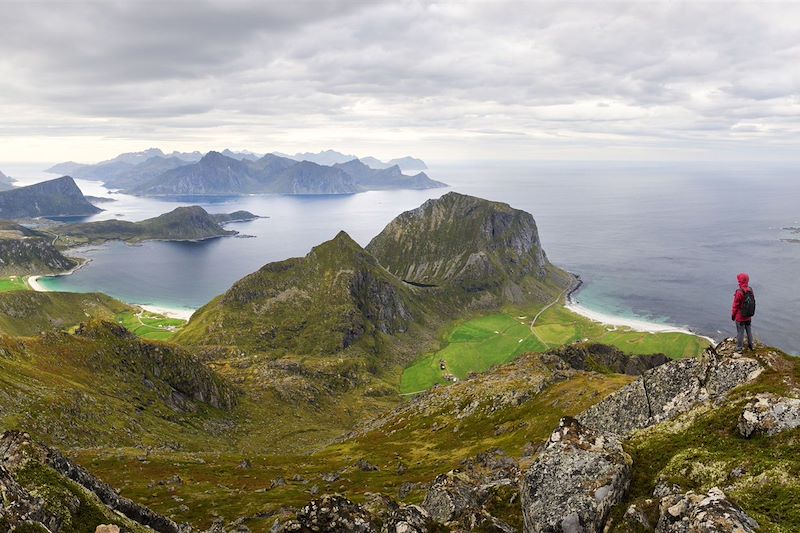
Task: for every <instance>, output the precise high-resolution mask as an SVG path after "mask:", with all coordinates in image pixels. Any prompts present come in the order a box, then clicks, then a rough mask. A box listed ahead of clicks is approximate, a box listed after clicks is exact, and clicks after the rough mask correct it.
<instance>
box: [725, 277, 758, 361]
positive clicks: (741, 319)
mask: <svg viewBox="0 0 800 533" xmlns="http://www.w3.org/2000/svg"><path fill="white" fill-rule="evenodd" d="M736 280H737V281H738V282H739V288H738V289H736V292H735V293H734V294H733V308H732V309H731V320H734V321H735V322H736V349H737V350H738V351H740V352H741V351H742V349H743V348H744V334H745V333H747V348H748V349H749V350H752V349H753V332H752V331H751V329H750V325H751V323H752V319H753V315H752V314H748V313H753V312H755V295H754V294H753V289H752V287H750V276H748V275H747V274H745V273H744V272H742V273H741V274H739V275H738V276H736ZM748 293H749V298H748ZM748 299H749V300H752V302H753V303H752V309H748V305H747V303H746V302H745V300H748Z"/></svg>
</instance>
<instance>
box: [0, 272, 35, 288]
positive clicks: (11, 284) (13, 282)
mask: <svg viewBox="0 0 800 533" xmlns="http://www.w3.org/2000/svg"><path fill="white" fill-rule="evenodd" d="M29 289H30V287H28V284H27V283H26V282H25V278H24V277H21V276H9V277H7V278H0V292H9V291H26V290H29Z"/></svg>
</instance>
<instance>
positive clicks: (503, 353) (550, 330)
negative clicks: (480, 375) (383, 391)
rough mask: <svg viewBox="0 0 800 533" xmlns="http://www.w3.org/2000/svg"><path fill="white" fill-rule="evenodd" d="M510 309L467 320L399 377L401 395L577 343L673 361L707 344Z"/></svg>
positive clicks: (552, 311)
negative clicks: (655, 356)
mask: <svg viewBox="0 0 800 533" xmlns="http://www.w3.org/2000/svg"><path fill="white" fill-rule="evenodd" d="M540 309H541V308H529V309H527V310H522V309H510V310H506V311H504V312H502V313H494V314H490V315H485V316H480V317H478V318H474V319H471V320H467V321H465V322H463V323H461V324H459V325H458V326H456V327H455V328H453V329H452V330H450V331H449V332H448V333H447V334H446V335H445V336H444V338H443V339H442V343H443V344H444V345H445V346H444V347H443V348H442V349H440V350H437V351H435V352H433V353H430V354H428V355H426V356H424V357H422V358H421V359H419V360H418V361H416V362H415V363H414V364H413V365H411V366H409V367H408V368H406V369H405V370H404V371H403V376H402V379H401V381H400V392H401V393H402V394H413V393H416V392H421V391H424V390H427V389H429V388H430V387H432V386H433V385H436V384H437V383H438V384H444V383H448V382H451V381H454V380H456V379H457V380H462V379H464V378H466V377H467V376H468V375H469V374H470V373H471V372H485V371H486V370H488V369H490V368H491V367H493V366H496V365H502V364H505V363H508V362H510V361H512V360H513V359H515V358H516V357H518V356H520V355H521V354H524V353H529V352H544V351H546V350H548V349H551V348H554V347H557V346H562V345H565V344H570V343H573V342H576V341H590V342H599V343H603V344H607V345H610V346H614V347H616V348H619V349H620V350H622V351H623V352H625V353H629V354H642V355H644V354H658V353H662V354H664V355H666V356H668V357H671V358H674V359H680V358H683V357H694V356H697V355H699V354H700V353H702V351H703V350H704V349H705V348H706V347H707V346H708V341H707V340H705V339H703V338H701V337H697V336H694V335H688V334H684V333H672V332H668V333H647V332H641V331H634V330H631V329H629V328H625V327H612V326H607V325H604V324H601V323H599V322H594V321H592V320H589V319H587V318H585V317H582V316H580V315H578V314H576V313H573V312H572V311H570V310H568V309H567V308H565V307H563V306H562V305H554V306H552V307H549V308H547V309H545V310H544V311H543V312H542V314H541V315H539V316H538V318H537V319H536V324H535V326H534V327H531V321H532V319H533V318H534V317H535V316H536V315H537V313H539V311H540Z"/></svg>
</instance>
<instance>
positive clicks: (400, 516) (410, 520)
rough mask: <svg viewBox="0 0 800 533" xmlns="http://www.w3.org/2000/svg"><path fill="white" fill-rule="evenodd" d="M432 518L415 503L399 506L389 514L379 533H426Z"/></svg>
mask: <svg viewBox="0 0 800 533" xmlns="http://www.w3.org/2000/svg"><path fill="white" fill-rule="evenodd" d="M432 528H433V520H432V519H431V516H430V515H429V514H428V513H427V511H425V509H423V508H421V507H418V506H416V505H404V506H400V507H398V508H397V509H395V510H394V511H392V512H391V514H389V517H388V518H387V519H386V521H385V522H384V523H383V527H382V528H381V533H427V532H428V531H430V530H431V529H432Z"/></svg>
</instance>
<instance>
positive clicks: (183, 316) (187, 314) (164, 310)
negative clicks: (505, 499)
mask: <svg viewBox="0 0 800 533" xmlns="http://www.w3.org/2000/svg"><path fill="white" fill-rule="evenodd" d="M129 305H132V306H134V307H141V308H142V309H144V310H145V311H148V312H150V313H155V314H157V315H163V316H165V317H167V318H178V319H180V320H186V321H187V322H188V321H189V319H190V318H192V315H193V314H195V312H197V309H180V308H177V307H162V306H160V305H151V304H129Z"/></svg>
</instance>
